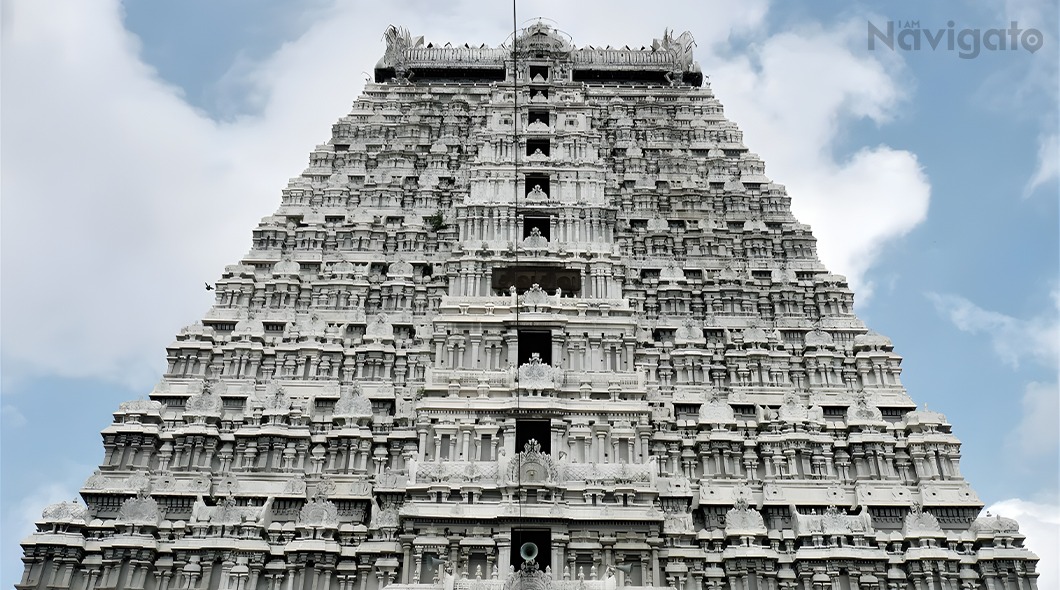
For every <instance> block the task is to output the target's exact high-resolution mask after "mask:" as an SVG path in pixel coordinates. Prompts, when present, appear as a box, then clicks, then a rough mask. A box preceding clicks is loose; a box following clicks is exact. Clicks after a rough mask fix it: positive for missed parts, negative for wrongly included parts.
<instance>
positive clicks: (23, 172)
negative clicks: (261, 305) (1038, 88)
mask: <svg viewBox="0 0 1060 590" xmlns="http://www.w3.org/2000/svg"><path fill="white" fill-rule="evenodd" d="M429 6H430V10H427V9H425V5H417V4H416V3H411V4H408V5H398V6H390V5H387V6H386V7H385V9H384V8H383V7H382V6H380V8H378V9H375V10H373V9H372V8H366V7H365V6H363V5H361V6H351V5H346V4H343V5H341V6H336V7H332V8H331V9H330V10H324V11H323V13H324V16H323V17H321V18H319V19H318V20H317V21H316V22H315V24H313V25H311V26H310V27H308V29H307V31H306V33H305V34H303V35H302V36H301V37H300V38H298V39H297V40H295V41H293V42H290V43H287V44H285V45H284V46H283V47H282V48H280V49H279V50H278V51H277V52H275V53H274V54H273V55H271V56H269V57H268V58H267V59H266V60H264V61H263V62H261V63H257V64H249V65H242V66H241V67H240V68H238V69H234V70H232V72H231V73H230V79H229V80H227V81H226V84H227V87H231V88H251V89H252V90H251V91H252V92H253V93H254V97H255V98H254V100H252V101H249V102H250V103H251V104H259V105H261V111H260V112H258V113H256V114H253V115H244V116H241V117H238V118H235V119H234V120H232V121H230V122H218V121H216V120H213V119H211V118H209V117H208V116H206V115H204V114H203V113H201V112H199V111H197V110H196V109H194V108H192V107H191V106H189V105H188V104H187V103H186V102H185V101H184V100H183V98H182V94H181V92H180V91H179V90H178V89H175V88H173V87H172V86H169V85H168V84H166V83H165V82H164V81H162V80H160V79H159V78H158V77H157V75H156V73H155V72H154V71H153V70H152V69H151V68H150V67H148V66H146V65H144V64H143V63H142V62H141V61H140V60H139V58H138V47H139V43H138V40H137V39H136V38H134V37H133V36H131V35H130V34H129V33H128V32H127V31H125V30H124V29H123V28H122V21H121V17H120V14H121V7H120V3H119V2H118V0H110V1H109V2H81V1H79V0H51V1H38V0H34V1H29V0H23V1H15V2H10V3H6V4H5V10H6V12H5V19H4V22H3V26H4V35H3V36H2V43H3V54H4V77H5V80H4V82H5V84H4V85H3V101H4V113H5V114H6V115H9V114H11V113H18V116H17V117H12V116H5V118H4V121H3V125H4V133H3V137H2V141H3V148H4V150H3V153H4V158H3V162H2V177H0V182H2V185H0V188H2V191H3V195H4V216H3V219H2V221H3V232H2V235H3V240H4V248H3V251H2V255H3V269H4V285H5V287H6V288H5V290H4V307H5V312H7V313H5V314H4V315H5V317H4V338H5V341H6V342H8V343H12V342H17V343H18V346H17V347H16V346H10V345H9V346H7V347H5V348H4V351H3V352H4V355H5V359H6V360H7V361H9V362H7V363H6V366H5V369H6V371H5V378H6V379H12V378H17V377H20V376H25V375H26V374H27V373H29V374H35V373H45V374H58V375H63V376H68V377H97V378H103V379H108V380H111V381H116V382H121V383H123V384H124V385H127V386H129V387H132V388H136V389H145V388H147V387H148V386H149V385H150V384H151V383H152V382H154V381H155V380H156V379H157V375H158V373H159V371H160V370H161V369H162V367H163V359H164V350H163V349H164V346H165V345H166V344H167V343H168V342H170V341H171V339H172V337H173V334H175V333H176V332H177V331H178V330H179V329H180V327H181V326H183V325H186V324H188V323H191V322H192V321H194V320H195V319H196V318H200V317H202V315H203V314H204V313H205V311H206V310H207V309H208V307H209V305H210V304H211V303H212V299H211V297H210V296H209V294H208V293H206V292H205V290H204V289H203V282H212V281H213V280H214V279H215V278H216V277H218V276H219V274H220V272H221V270H222V269H223V268H224V266H225V265H226V264H231V263H234V262H236V261H238V260H239V258H240V257H241V256H242V255H243V254H244V253H245V252H246V251H247V249H248V247H249V238H250V230H251V228H253V227H254V226H255V225H256V223H257V221H258V219H260V218H261V217H262V216H265V215H269V214H271V213H272V212H273V211H274V210H275V208H276V206H277V205H278V203H279V193H280V189H281V188H282V187H283V186H284V185H285V184H286V181H287V179H288V178H289V177H291V176H295V175H297V174H299V173H300V172H301V169H302V167H303V166H304V165H305V164H306V162H307V154H308V153H309V151H310V150H311V149H312V147H313V146H314V145H316V144H318V143H323V142H325V141H327V139H328V136H329V129H330V127H331V125H332V123H334V121H335V120H336V119H337V118H338V117H339V116H341V115H342V114H344V113H345V112H346V111H347V110H348V108H349V105H350V103H351V102H352V100H353V99H354V98H355V97H356V95H357V94H358V92H359V90H360V87H361V85H362V82H363V76H362V75H361V74H360V72H361V71H362V70H370V69H371V68H372V66H373V65H374V63H375V61H376V60H377V59H378V57H379V56H380V55H381V54H382V51H383V49H384V48H383V45H382V42H381V41H380V40H379V39H380V35H381V33H382V31H383V30H384V29H385V26H386V25H387V24H389V23H391V22H394V23H398V24H404V25H405V26H407V27H408V28H409V29H410V30H412V31H414V32H415V33H416V34H425V35H426V36H427V37H428V39H429V40H431V41H435V42H441V43H444V42H446V41H453V42H454V43H462V42H464V41H470V42H483V41H485V42H488V43H494V44H496V43H499V42H501V41H502V40H503V39H504V38H505V37H506V36H507V35H508V31H509V30H510V26H511V20H510V19H511V15H510V12H509V11H508V8H507V7H505V6H500V5H496V4H495V3H488V2H485V1H465V2H460V3H454V4H445V5H436V4H430V5H429ZM606 6H607V14H608V15H609V17H608V18H600V17H599V14H600V12H599V11H600V7H601V5H588V4H577V3H576V4H574V5H570V6H568V5H560V4H558V3H554V2H547V1H540V2H528V3H526V4H524V5H521V6H520V14H521V15H525V16H526V17H530V16H537V15H542V14H543V15H549V16H550V17H552V18H554V19H555V20H556V22H557V24H558V26H559V27H560V28H561V29H563V30H566V31H567V32H569V33H570V34H571V35H572V36H573V37H574V38H575V41H576V42H577V43H579V44H607V43H612V44H616V45H622V44H625V43H627V42H628V43H630V44H631V45H632V44H634V43H638V44H647V43H650V41H651V37H652V36H659V35H660V34H661V33H662V31H663V29H664V28H665V27H667V26H670V27H673V26H675V25H676V26H678V27H682V26H688V27H689V28H693V33H694V34H695V35H696V37H697V38H698V39H699V40H700V46H699V48H698V49H697V59H699V60H700V62H701V63H702V64H703V67H704V70H705V71H706V72H708V73H709V74H711V75H712V76H713V81H714V87H715V90H716V91H717V92H718V94H719V95H720V98H721V99H722V101H723V103H725V104H726V106H727V107H728V108H729V113H730V116H731V117H732V118H733V120H735V121H736V122H737V123H738V124H740V125H741V126H742V127H743V128H744V129H746V131H747V135H746V138H747V143H748V145H749V147H750V148H751V149H752V150H754V151H756V152H758V153H760V154H761V155H763V156H764V157H765V159H766V161H767V164H768V166H769V167H770V175H771V177H772V178H774V179H775V180H776V181H777V182H781V183H784V184H786V185H788V187H789V189H790V192H791V195H792V197H793V200H794V203H795V207H796V214H797V215H799V216H800V218H802V220H803V221H805V222H809V223H812V224H813V225H814V228H815V232H816V234H817V235H818V237H819V239H820V251H821V255H822V257H823V259H824V260H825V262H826V263H827V264H829V265H830V267H831V268H832V269H833V270H835V271H836V272H841V273H845V274H847V275H848V276H849V277H850V279H851V281H852V283H853V284H854V285H855V286H860V287H864V285H863V283H864V278H863V277H864V273H865V271H866V269H868V268H869V266H870V265H871V263H872V260H873V258H874V256H875V254H876V252H877V251H878V248H879V245H880V244H882V243H885V242H886V241H887V240H889V239H893V238H894V237H896V236H899V235H902V234H903V233H904V232H906V231H908V230H909V228H911V227H912V226H913V225H915V224H916V223H918V222H919V221H920V220H922V219H923V216H924V211H925V210H926V205H927V200H928V192H929V189H928V185H927V181H926V179H925V177H924V175H923V173H922V171H921V170H920V168H919V166H918V164H917V161H916V158H915V156H913V155H912V154H910V153H908V152H904V151H898V150H894V149H892V148H889V147H886V146H871V147H863V148H862V149H860V150H858V151H856V152H855V153H854V154H853V155H851V156H849V157H845V158H836V157H834V156H832V155H831V154H832V152H833V150H834V148H835V144H836V140H837V137H838V136H839V134H840V132H841V129H842V127H843V123H844V122H846V121H849V120H851V119H854V118H863V117H868V118H870V119H872V120H874V121H877V122H883V121H886V119H887V117H888V116H889V114H890V113H891V112H893V110H894V107H895V105H896V104H897V102H898V100H899V98H900V95H901V92H900V90H899V84H898V82H897V81H896V79H895V78H894V76H893V75H892V74H891V73H890V72H889V70H888V69H887V68H885V67H884V65H883V63H882V62H880V61H877V59H885V58H886V56H864V55H856V54H855V53H854V52H852V51H851V50H850V49H849V47H850V46H851V45H852V44H853V43H854V41H853V40H854V39H857V40H860V37H858V36H857V35H860V34H862V33H863V32H862V31H861V28H860V27H855V26H854V25H853V24H851V25H849V26H843V27H840V28H837V29H835V30H820V29H807V30H804V31H798V32H794V33H784V34H781V35H776V36H773V37H768V38H763V39H760V40H759V41H758V42H756V43H754V44H752V46H751V50H750V52H751V53H750V54H743V55H736V56H733V55H728V54H727V52H731V48H730V45H729V43H730V42H731V39H732V38H734V37H741V36H745V37H746V36H755V35H759V36H761V35H762V33H761V31H763V30H764V24H763V18H764V15H765V13H766V10H767V6H768V4H767V3H766V2H764V1H761V0H760V1H758V2H753V3H748V4H740V5H735V4H729V3H717V4H714V5H711V6H708V7H704V6H703V5H702V4H701V3H699V2H674V3H668V4H660V5H659V6H657V7H656V8H657V10H653V11H650V12H647V13H646V12H645V11H643V10H642V5H641V4H640V3H635V2H631V1H623V2H618V3H608V4H607V5H606ZM384 10H385V16H384V14H383V13H384ZM626 14H629V15H631V16H629V17H624V16H622V15H626ZM633 15H635V16H633ZM708 15H709V17H708ZM689 16H696V18H694V19H689ZM520 18H523V17H522V16H521V17H520ZM854 28H856V30H854ZM886 59H891V58H886ZM855 224H860V225H858V231H856V232H855V231H852V228H853V227H854V226H855ZM16 287H17V288H16ZM862 295H864V293H862ZM14 310H17V313H11V312H12V311H14Z"/></svg>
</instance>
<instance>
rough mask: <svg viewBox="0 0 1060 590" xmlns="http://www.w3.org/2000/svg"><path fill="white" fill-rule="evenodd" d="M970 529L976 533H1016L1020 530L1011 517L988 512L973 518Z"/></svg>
mask: <svg viewBox="0 0 1060 590" xmlns="http://www.w3.org/2000/svg"><path fill="white" fill-rule="evenodd" d="M971 531H972V532H973V533H975V534H977V535H984V534H985V535H997V534H1016V533H1019V532H1020V525H1019V524H1018V523H1017V522H1016V521H1015V520H1012V519H1011V518H1005V517H1003V516H1001V515H994V516H991V515H990V513H989V512H988V513H986V515H985V516H980V517H979V518H977V519H975V522H973V523H972V527H971Z"/></svg>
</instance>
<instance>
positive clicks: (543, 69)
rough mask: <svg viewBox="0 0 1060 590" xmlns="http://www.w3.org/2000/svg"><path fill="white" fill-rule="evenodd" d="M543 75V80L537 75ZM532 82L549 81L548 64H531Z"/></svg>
mask: <svg viewBox="0 0 1060 590" xmlns="http://www.w3.org/2000/svg"><path fill="white" fill-rule="evenodd" d="M538 76H541V80H538V79H537V77H538ZM530 81H531V82H548V66H530Z"/></svg>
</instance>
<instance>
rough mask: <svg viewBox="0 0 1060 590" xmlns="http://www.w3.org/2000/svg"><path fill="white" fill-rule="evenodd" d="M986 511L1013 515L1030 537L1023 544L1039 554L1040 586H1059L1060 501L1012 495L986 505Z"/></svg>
mask: <svg viewBox="0 0 1060 590" xmlns="http://www.w3.org/2000/svg"><path fill="white" fill-rule="evenodd" d="M985 513H986V514H993V515H998V516H1004V517H1006V518H1013V519H1015V520H1016V521H1017V522H1019V525H1020V533H1022V534H1023V535H1025V536H1026V537H1027V539H1026V541H1025V542H1024V545H1025V546H1026V547H1027V548H1028V549H1030V550H1031V551H1033V552H1034V553H1036V554H1037V555H1038V557H1039V558H1041V559H1040V561H1039V562H1038V572H1039V573H1040V576H1039V578H1038V587H1039V588H1041V589H1042V590H1045V589H1046V588H1060V564H1058V563H1057V560H1056V556H1057V555H1060V504H1058V503H1057V502H1055V501H1054V502H1051V503H1044V502H1032V501H1028V500H1021V499H1019V498H1012V499H1009V500H1002V501H1000V502H997V503H995V504H992V505H990V506H989V507H987V509H986V511H985Z"/></svg>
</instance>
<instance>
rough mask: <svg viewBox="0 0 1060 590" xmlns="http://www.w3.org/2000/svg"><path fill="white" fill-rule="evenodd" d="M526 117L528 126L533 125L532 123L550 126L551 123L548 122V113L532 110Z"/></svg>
mask: <svg viewBox="0 0 1060 590" xmlns="http://www.w3.org/2000/svg"><path fill="white" fill-rule="evenodd" d="M526 116H527V120H526V123H527V124H528V125H529V124H531V123H544V124H545V125H548V124H549V122H548V111H535V110H530V111H529V112H527V114H526Z"/></svg>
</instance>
